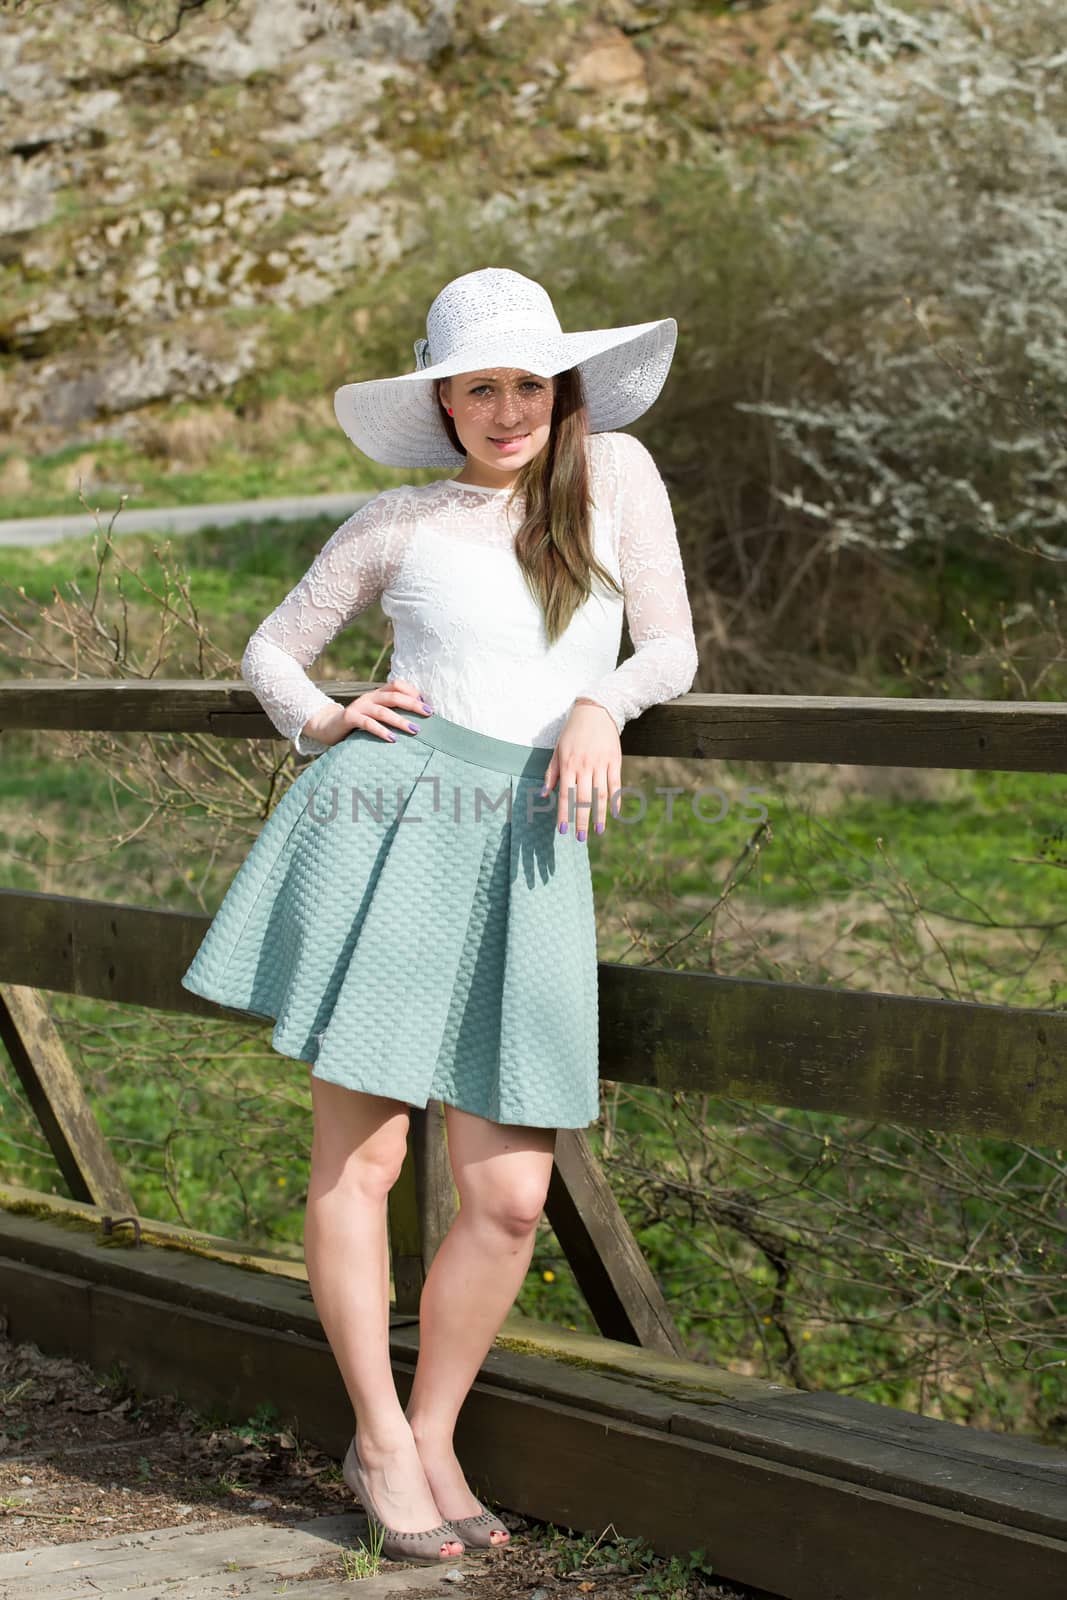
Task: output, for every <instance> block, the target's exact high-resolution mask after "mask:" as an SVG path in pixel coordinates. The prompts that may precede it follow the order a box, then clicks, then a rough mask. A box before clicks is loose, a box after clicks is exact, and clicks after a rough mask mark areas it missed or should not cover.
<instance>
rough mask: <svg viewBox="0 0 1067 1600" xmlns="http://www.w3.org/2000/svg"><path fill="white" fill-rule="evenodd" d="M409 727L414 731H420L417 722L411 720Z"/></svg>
mask: <svg viewBox="0 0 1067 1600" xmlns="http://www.w3.org/2000/svg"><path fill="white" fill-rule="evenodd" d="M408 727H409V728H410V729H411V731H412V733H418V731H419V728H418V724H417V723H415V722H409V723H408Z"/></svg>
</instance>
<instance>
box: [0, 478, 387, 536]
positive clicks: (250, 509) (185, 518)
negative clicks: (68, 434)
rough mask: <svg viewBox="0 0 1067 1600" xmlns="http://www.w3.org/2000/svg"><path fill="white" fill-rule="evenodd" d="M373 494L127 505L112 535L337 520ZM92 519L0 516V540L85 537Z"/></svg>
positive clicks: (105, 517)
mask: <svg viewBox="0 0 1067 1600" xmlns="http://www.w3.org/2000/svg"><path fill="white" fill-rule="evenodd" d="M371 499H373V494H368V493H366V492H363V493H360V492H357V491H355V490H352V491H351V492H349V493H348V494H304V495H293V496H291V497H289V498H286V499H281V500H222V501H219V502H218V503H217V504H215V505H206V506H163V507H159V508H156V509H153V510H146V511H138V510H137V509H136V508H135V507H127V508H126V509H125V510H124V511H121V512H120V513H119V515H118V517H117V519H116V521H115V535H116V537H119V536H121V535H122V534H124V533H163V534H166V533H171V534H184V533H196V532H197V531H198V530H199V529H200V528H219V527H225V526H226V525H227V524H228V523H231V522H265V521H266V520H267V518H269V517H279V518H281V519H282V520H283V521H289V522H291V521H295V520H296V519H298V518H300V517H316V516H326V515H329V516H331V517H336V518H337V519H338V521H339V522H343V521H344V519H345V517H347V516H349V515H350V514H351V513H352V512H353V511H356V510H358V508H359V507H360V506H362V505H366V503H367V501H368V500H371ZM111 514H112V513H111V511H110V510H107V511H101V513H100V526H101V527H102V528H106V527H107V525H108V522H109V521H110V518H111ZM96 526H97V524H96V519H95V518H94V517H92V516H90V515H89V514H88V512H85V511H79V512H78V514H77V515H76V516H73V517H12V518H9V519H7V520H6V521H0V545H4V544H9V545H11V544H54V543H55V542H56V541H57V540H59V539H81V538H88V537H89V536H90V535H91V534H92V533H93V532H95V530H96Z"/></svg>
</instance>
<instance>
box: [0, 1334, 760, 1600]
mask: <svg viewBox="0 0 1067 1600" xmlns="http://www.w3.org/2000/svg"><path fill="white" fill-rule="evenodd" d="M355 1508H356V1501H355V1499H354V1497H353V1496H352V1494H351V1493H350V1491H349V1489H348V1488H347V1486H346V1484H345V1482H344V1479H343V1478H342V1476H341V1472H340V1465H339V1463H337V1462H335V1461H334V1460H333V1459H332V1457H330V1456H328V1455H325V1454H324V1453H323V1452H322V1451H320V1450H317V1449H316V1448H315V1447H314V1446H311V1445H309V1444H307V1443H306V1442H304V1441H301V1440H298V1439H296V1438H294V1437H293V1435H292V1434H290V1433H287V1432H270V1431H269V1430H268V1429H264V1430H261V1431H258V1432H257V1431H256V1430H254V1429H252V1428H248V1429H240V1428H231V1427H219V1426H216V1425H214V1424H213V1423H212V1421H211V1419H210V1418H206V1417H204V1416H201V1415H199V1414H198V1413H197V1412H195V1411H193V1410H191V1409H190V1408H189V1407H187V1406H185V1405H184V1404H182V1403H181V1402H180V1401H178V1400H175V1399H172V1398H170V1397H166V1398H151V1397H141V1396H139V1395H138V1394H137V1393H136V1392H135V1391H132V1390H130V1389H129V1388H128V1387H127V1385H126V1384H125V1382H124V1381H123V1380H122V1379H121V1378H118V1377H116V1378H115V1379H114V1380H112V1379H108V1378H102V1377H99V1376H98V1375H97V1374H95V1373H94V1372H93V1371H92V1369H91V1368H89V1367H87V1366H86V1365H84V1364H83V1363H81V1362H77V1361H70V1360H66V1359H64V1358H61V1357H55V1356H48V1355H44V1354H42V1352H41V1351H40V1350H39V1349H38V1347H37V1346H36V1345H34V1344H18V1343H14V1342H13V1341H12V1340H10V1339H9V1338H8V1336H7V1333H6V1329H5V1328H3V1327H0V1552H10V1551H20V1550H28V1549H31V1548H33V1547H36V1546H41V1545H46V1544H47V1545H59V1544H65V1543H68V1542H75V1541H79V1540H85V1539H92V1538H94V1537H97V1536H104V1535H107V1536H112V1535H118V1534H125V1533H143V1532H146V1531H148V1530H149V1529H153V1528H163V1527H174V1526H176V1525H180V1524H182V1523H183V1522H184V1521H186V1520H187V1521H188V1524H189V1525H190V1526H192V1525H194V1524H196V1523H210V1524H211V1526H212V1527H215V1528H224V1527H226V1526H228V1525H229V1526H235V1527H236V1526H239V1525H240V1523H241V1522H242V1520H243V1519H246V1518H248V1519H252V1520H254V1521H256V1522H269V1523H271V1524H274V1525H285V1524H286V1523H298V1522H302V1521H304V1520H305V1519H307V1518H309V1517H314V1516H324V1515H331V1514H333V1515H336V1514H337V1513H344V1512H347V1511H349V1510H351V1509H355ZM493 1509H494V1510H500V1509H501V1508H499V1507H494V1508H493ZM502 1515H503V1520H504V1522H505V1523H506V1524H507V1526H508V1527H509V1528H510V1529H511V1534H512V1544H511V1545H509V1546H508V1547H506V1548H505V1549H503V1550H494V1551H486V1552H482V1551H478V1552H473V1553H474V1554H475V1555H476V1556H477V1557H478V1558H479V1559H480V1561H481V1562H482V1563H483V1565H484V1570H479V1571H478V1572H476V1573H465V1574H464V1575H463V1578H462V1581H461V1582H453V1583H449V1584H446V1583H444V1582H443V1583H442V1587H441V1589H440V1590H438V1589H437V1587H436V1585H435V1587H434V1589H433V1593H434V1594H436V1593H438V1592H440V1593H441V1594H446V1593H449V1592H451V1593H452V1594H455V1595H461V1594H462V1595H469V1596H472V1597H474V1600H518V1597H520V1596H521V1597H522V1600H554V1597H557V1596H563V1595H568V1596H571V1595H579V1594H589V1595H593V1596H595V1597H596V1600H623V1597H625V1600H630V1597H631V1596H634V1595H639V1594H656V1595H660V1596H663V1597H664V1600H768V1597H764V1596H757V1595H756V1592H755V1591H753V1590H749V1589H743V1588H740V1587H737V1586H735V1585H731V1584H728V1583H725V1582H719V1581H716V1580H714V1579H710V1578H703V1577H698V1578H690V1579H688V1580H686V1581H685V1582H684V1583H682V1582H678V1583H675V1584H672V1583H671V1582H670V1581H669V1564H668V1563H667V1562H666V1561H662V1562H660V1561H653V1562H652V1563H651V1564H648V1565H644V1566H640V1565H636V1564H635V1562H634V1560H633V1558H632V1555H631V1554H630V1552H628V1551H627V1550H626V1549H625V1548H623V1549H621V1550H620V1549H619V1548H618V1547H615V1546H613V1545H612V1544H611V1543H610V1542H609V1541H608V1540H601V1541H600V1544H599V1546H598V1548H597V1549H596V1550H595V1551H593V1552H592V1553H590V1554H588V1555H587V1556H586V1558H585V1559H584V1560H582V1558H581V1552H582V1551H583V1550H585V1549H587V1546H588V1544H589V1541H580V1540H578V1539H565V1538H564V1536H563V1535H561V1534H560V1532H559V1530H552V1529H550V1528H549V1527H547V1525H545V1524H543V1523H539V1522H536V1521H534V1520H532V1519H527V1518H524V1517H522V1516H519V1515H517V1514H514V1513H512V1512H509V1511H506V1510H505V1511H503V1512H502ZM609 1532H610V1530H609ZM398 1567H399V1564H398V1563H396V1562H392V1561H388V1560H386V1561H383V1562H382V1565H381V1570H382V1571H383V1572H386V1571H390V1570H397V1569H398ZM344 1577H345V1574H344V1568H343V1563H342V1558H341V1556H340V1554H338V1555H337V1556H334V1557H330V1558H328V1559H326V1560H324V1561H323V1562H322V1563H321V1564H320V1565H319V1566H317V1567H316V1568H315V1569H314V1570H313V1571H312V1570H308V1571H307V1572H305V1573H303V1574H302V1575H301V1579H302V1580H307V1579H312V1578H315V1579H331V1578H336V1579H337V1580H338V1581H339V1582H340V1581H343V1580H344ZM354 1581H358V1580H354ZM286 1592H287V1593H289V1594H293V1595H299V1593H300V1582H299V1581H297V1582H290V1583H289V1585H288V1587H287V1589H286Z"/></svg>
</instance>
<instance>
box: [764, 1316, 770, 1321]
mask: <svg viewBox="0 0 1067 1600" xmlns="http://www.w3.org/2000/svg"><path fill="white" fill-rule="evenodd" d="M763 1320H764V1322H770V1320H771V1319H770V1317H764V1319H763Z"/></svg>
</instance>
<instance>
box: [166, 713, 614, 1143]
mask: <svg viewBox="0 0 1067 1600" xmlns="http://www.w3.org/2000/svg"><path fill="white" fill-rule="evenodd" d="M418 725H419V732H418V733H417V734H405V733H403V732H400V731H398V732H397V740H396V743H395V744H390V743H388V742H386V741H385V740H383V739H380V738H379V737H378V736H377V735H376V734H373V733H367V732H366V731H365V730H363V729H354V730H353V731H352V732H351V733H350V734H348V735H347V737H346V738H344V739H343V740H341V742H340V743H339V744H335V745H331V747H330V748H329V749H328V750H327V751H325V752H324V753H323V754H322V755H320V756H318V757H317V758H316V759H315V760H314V761H312V762H311V764H310V765H309V766H307V767H306V768H305V769H304V770H303V772H301V774H300V776H299V777H298V778H297V779H296V780H295V781H294V783H293V784H292V785H291V787H290V788H289V789H288V790H287V791H286V793H285V794H284V795H283V797H282V799H281V800H280V801H279V803H278V804H277V806H276V807H275V808H274V810H273V812H272V813H271V815H270V817H268V819H267V821H266V822H265V824H264V826H263V828H262V830H261V832H260V834H259V836H258V838H257V839H256V841H255V843H254V844H253V846H252V848H251V850H250V851H249V853H248V855H247V857H246V858H245V860H244V862H243V863H242V865H241V867H240V868H239V869H238V871H237V873H236V875H235V876H234V878H233V881H232V882H231V884H230V886H229V889H228V890H227V892H226V895H225V897H224V899H223V901H222V904H221V905H220V907H219V909H218V911H217V912H216V914H215V917H214V919H213V921H212V923H211V926H210V927H209V928H208V931H207V933H206V934H205V936H204V938H203V940H202V942H201V944H200V947H199V949H198V950H197V953H196V955H195V957H194V958H193V961H192V963H191V964H190V966H189V968H188V970H187V971H186V972H185V973H184V975H183V977H182V980H181V981H182V984H183V986H184V987H185V988H186V989H188V990H190V991H191V992H192V993H193V994H198V995H202V996H203V997H204V998H205V999H208V1000H214V1001H216V1002H217V1003H218V1004H220V1005H224V1006H229V1007H232V1008H234V1009H236V1010H239V1011H247V1012H250V1013H251V1014H252V1015H254V1016H259V1017H263V1018H265V1019H267V1020H268V1021H273V1022H274V1023H275V1027H274V1031H273V1034H272V1038H271V1043H272V1044H273V1046H274V1048H275V1050H277V1051H278V1052H279V1054H281V1055H286V1056H293V1057H295V1058H296V1059H298V1060H301V1061H307V1062H309V1063H310V1064H311V1070H312V1074H313V1075H314V1076H315V1077H319V1078H324V1079H327V1080H328V1081H329V1082H331V1083H338V1084H341V1085H343V1086H344V1087H345V1088H349V1089H362V1090H365V1091H366V1092H368V1093H370V1094H379V1095H389V1096H391V1097H393V1098H395V1099H398V1100H402V1101H404V1102H406V1103H407V1104H409V1105H414V1106H425V1104H426V1102H427V1100H429V1099H437V1100H445V1101H447V1102H448V1103H449V1104H450V1105H454V1106H459V1107H461V1108H462V1109H463V1110H465V1111H472V1112H475V1113H477V1114H478V1115H479V1116H482V1117H488V1118H490V1119H491V1120H492V1121H494V1122H505V1123H522V1124H526V1125H529V1126H537V1127H560V1128H580V1127H586V1126H588V1124H589V1123H591V1122H595V1121H596V1119H597V1117H598V1115H599V1109H600V1104H599V1076H598V1071H599V1060H598V1017H597V954H596V916H595V908H594V902H593V890H592V880H591V876H590V869H589V847H588V845H587V844H585V843H582V844H579V843H578V841H577V839H576V837H575V824H574V823H573V822H572V823H571V825H570V828H569V829H568V832H567V833H565V834H560V833H559V832H558V829H557V825H556V811H557V800H558V788H557V790H554V791H553V792H552V793H551V794H550V795H547V796H546V797H545V798H544V799H541V797H540V794H539V791H540V788H541V785H542V783H543V782H544V774H545V770H546V768H547V766H548V763H549V760H550V759H551V755H552V751H551V750H550V749H545V748H543V747H539V746H533V745H522V744H510V743H508V742H507V741H506V740H503V739H494V738H490V737H489V736H488V735H486V734H481V733H476V732H474V731H473V730H472V729H470V728H464V727H462V726H461V725H460V724H459V723H455V722H449V721H448V720H447V719H445V718H444V717H439V716H436V715H435V716H430V717H420V718H419V719H418Z"/></svg>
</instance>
